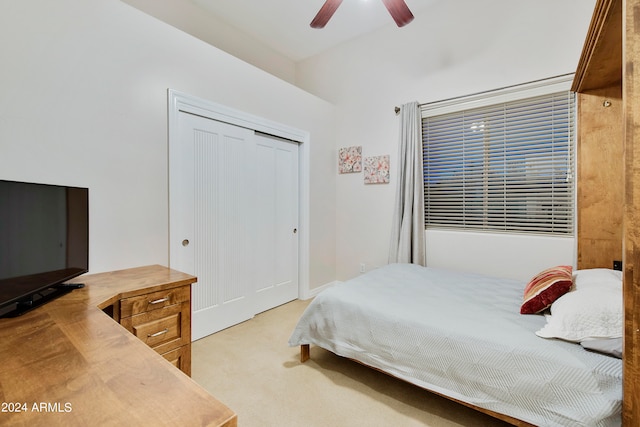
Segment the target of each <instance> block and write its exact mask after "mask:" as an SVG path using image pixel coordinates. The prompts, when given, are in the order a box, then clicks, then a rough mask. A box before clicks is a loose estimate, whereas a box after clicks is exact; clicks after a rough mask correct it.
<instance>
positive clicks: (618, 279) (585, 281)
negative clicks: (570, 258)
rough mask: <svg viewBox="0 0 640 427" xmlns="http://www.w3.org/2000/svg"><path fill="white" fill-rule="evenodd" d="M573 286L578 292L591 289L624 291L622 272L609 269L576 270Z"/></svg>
mask: <svg viewBox="0 0 640 427" xmlns="http://www.w3.org/2000/svg"><path fill="white" fill-rule="evenodd" d="M573 286H574V287H575V289H576V290H578V289H585V288H590V287H610V288H614V289H622V271H618V270H610V269H608V268H590V269H586V270H575V271H574V272H573Z"/></svg>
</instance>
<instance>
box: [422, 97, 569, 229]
mask: <svg viewBox="0 0 640 427" xmlns="http://www.w3.org/2000/svg"><path fill="white" fill-rule="evenodd" d="M574 98H575V97H574V94H573V93H572V92H569V91H563V92H558V93H553V94H549V95H541V96H536V97H532V98H527V99H522V100H516V101H509V102H504V103H501V104H496V105H490V106H483V107H480V108H473V109H468V110H465V111H458V112H453V113H448V114H443V115H437V116H431V117H423V156H424V157H423V159H424V191H425V225H426V227H427V228H456V229H472V230H488V231H506V232H525V233H543V234H560V235H571V234H573V216H574V215H573V206H574V196H573V194H574V190H573V188H574V179H573V177H574V174H573V165H574V162H573V156H574V155H573V152H574V148H573V146H574V125H575V118H574V110H575V99H574Z"/></svg>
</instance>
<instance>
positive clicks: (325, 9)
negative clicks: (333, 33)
mask: <svg viewBox="0 0 640 427" xmlns="http://www.w3.org/2000/svg"><path fill="white" fill-rule="evenodd" d="M340 3H342V0H327V1H325V2H324V4H323V5H322V7H321V8H320V10H319V11H318V14H317V15H316V17H315V18H313V21H311V28H324V26H325V25H327V22H329V19H331V17H332V16H333V14H334V13H335V12H336V9H338V6H340Z"/></svg>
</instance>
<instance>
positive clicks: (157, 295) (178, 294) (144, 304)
mask: <svg viewBox="0 0 640 427" xmlns="http://www.w3.org/2000/svg"><path fill="white" fill-rule="evenodd" d="M190 298H191V286H190V285H189V286H182V287H179V288H173V289H167V290H165V291H158V292H152V293H149V294H145V295H140V296H137V297H131V298H123V299H122V300H121V301H120V318H121V319H122V318H124V317H129V316H135V315H136V314H140V313H145V312H148V311H152V310H160V309H162V308H164V307H168V306H171V305H174V304H179V303H182V302H185V301H189V300H190Z"/></svg>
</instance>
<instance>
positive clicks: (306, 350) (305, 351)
mask: <svg viewBox="0 0 640 427" xmlns="http://www.w3.org/2000/svg"><path fill="white" fill-rule="evenodd" d="M310 349H311V348H310V345H309V344H302V345H301V346H300V362H302V363H304V362H306V361H307V360H309V359H310V358H311V353H310ZM349 360H353V361H354V362H356V363H359V364H361V365H364V366H366V367H367V368H370V369H374V370H376V371H378V372H382V373H383V374H385V375H389V376H391V377H393V378H396V379H399V380H401V381H405V382H407V381H406V380H403V379H402V378H398V377H396V376H394V375H391V374H389V373H388V372H385V371H383V370H381V369H378V368H375V367H373V366H369V365H367V364H365V363H362V362H360V361H358V360H355V359H349ZM414 385H415V384H414ZM416 387H419V386H416ZM424 390H427V391H428V392H429V393H433V394H436V395H438V396H441V397H444V398H445V399H448V400H451V401H453V402H456V403H459V404H461V405H464V406H466V407H468V408H471V409H474V410H476V411H478V412H482V413H484V414H487V415H490V416H492V417H494V418H497V419H499V420H502V421H505V422H508V423H510V424H513V425H514V426H518V427H536V426H535V425H534V424H529V423H527V422H524V421H522V420H519V419H517V418H513V417H510V416H508V415H504V414H501V413H499V412H494V411H491V410H489V409H484V408H480V407H478V406H475V405H472V404H471V403H467V402H463V401H461V400H458V399H454V398H453V397H450V396H446V395H444V394H442V393H438V392H437V391H433V390H429V389H424Z"/></svg>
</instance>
